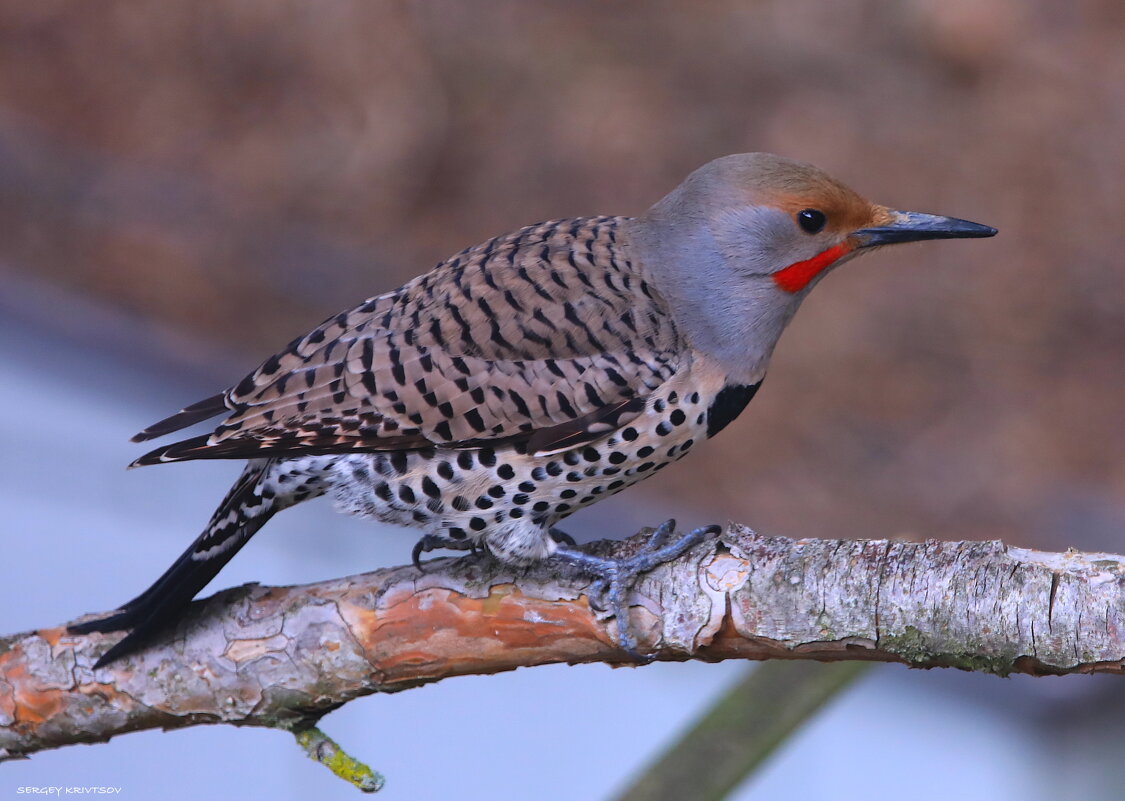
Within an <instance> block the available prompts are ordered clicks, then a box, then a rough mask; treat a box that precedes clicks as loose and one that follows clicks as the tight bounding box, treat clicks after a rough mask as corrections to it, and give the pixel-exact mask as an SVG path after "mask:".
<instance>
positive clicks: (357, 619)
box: [0, 525, 1125, 789]
mask: <svg viewBox="0 0 1125 801" xmlns="http://www.w3.org/2000/svg"><path fill="white" fill-rule="evenodd" d="M640 543H641V538H638V537H634V538H632V539H630V540H626V541H623V542H603V543H597V544H595V545H594V546H592V548H593V549H594V550H596V551H597V552H598V553H601V554H619V555H627V554H629V553H631V552H634V551H635V549H636V548H637V547H639V545H640ZM590 583H591V582H590V581H589V579H588V578H586V577H584V576H581V575H577V574H575V575H560V574H559V572H558V569H557V567H556V566H554V565H551V564H545V565H540V566H537V567H535V568H533V569H530V570H528V571H512V570H511V569H510V568H506V567H504V566H502V565H499V564H497V563H496V562H494V561H493V560H491V559H489V558H487V557H485V556H477V557H466V558H463V559H442V560H435V561H433V562H431V563H429V564H428V565H427V569H426V571H425V572H424V573H421V574H420V573H419V572H418V571H417V570H415V569H414V568H413V567H397V568H391V569H387V570H379V571H376V572H374V573H367V574H364V575H360V576H352V577H349V578H343V579H337V580H334V581H326V582H320V583H317V584H310V585H306V586H301V587H262V586H257V585H247V586H244V587H239V588H236V589H233V590H227V591H225V592H221V593H219V594H217V595H215V596H213V597H211V598H209V599H207V600H206V601H203V602H200V603H198V604H196V605H195V606H193V609H192V611H191V613H190V614H189V615H188V617H187V619H186V620H185V621H184V622H183V624H182V625H181V626H180V627H179V628H178V629H177V631H176V632H175V633H174V635H171V636H170V638H169V640H168V641H167V642H166V643H164V644H162V645H160V646H157V647H155V648H153V649H151V650H149V651H146V652H143V653H141V654H138V655H135V656H133V657H128V658H126V659H124V660H121V661H119V662H117V663H115V664H113V665H110V666H109V667H108V668H104V669H101V670H97V671H95V670H92V668H91V665H92V664H93V663H94V661H95V660H96V659H97V656H98V654H100V653H102V652H104V651H105V649H106V648H107V647H108V646H109V645H110V643H111V642H112V641H114V640H115V639H116V636H117V635H100V634H91V635H86V636H74V635H70V634H67V633H66V628H65V626H60V627H56V628H50V629H41V630H39V631H33V632H28V633H24V634H17V635H13V636H8V637H2V638H0V760H3V759H12V758H19V757H21V756H25V755H28V754H31V753H34V752H35V751H39V750H42V749H46V748H56V747H59V746H63V745H69V744H72V743H79V742H87V743H88V742H99V741H105V740H108V739H109V738H110V737H113V736H115V735H117V734H121V733H124V732H128V731H136V730H138V729H150V728H156V727H161V728H166V729H167V728H177V727H181V726H191V725H196V724H201V723H232V724H236V725H255V726H270V727H275V728H286V729H290V730H293V731H294V732H295V733H297V734H298V735H299V740H300V741H301V743H302V745H303V746H304V747H305V748H306V749H307V750H309V752H310V754H312V755H313V756H314V758H319V759H321V761H323V762H325V763H326V764H329V763H331V764H330V767H331V766H332V764H337V763H341V760H343V761H346V760H347V757H346V754H342V752H338V747H337V746H335V744H334V743H332V742H331V741H330V740H328V739H327V738H325V737H323V735H321V734H320V733H319V731H318V730H316V729H315V728H314V724H315V722H316V721H317V720H318V719H319V718H320V716H322V715H323V714H325V713H326V712H328V711H329V710H331V709H334V708H336V707H338V706H339V705H341V704H344V703H346V702H348V701H349V700H351V699H353V698H356V697H359V696H362V695H367V694H369V693H374V692H397V691H399V690H405V689H409V688H411V687H415V686H418V685H420V684H425V683H428V682H432V681H438V680H440V679H443V678H445V677H447V676H455V675H462V674H488V673H497V672H500V671H504V670H511V669H513V668H516V667H521V666H529V665H539V664H546V663H551V662H568V663H578V662H595V661H604V662H613V663H621V662H628V661H629V660H628V657H627V656H626V655H624V654H623V653H621V652H620V651H619V650H618V649H617V648H616V646H615V645H614V642H615V638H614V633H613V632H614V627H615V625H616V623H615V621H613V620H607V619H606V618H605V615H604V613H599V612H598V611H597V610H596V609H595V608H594V607H592V606H591V604H590V602H589V600H588V598H587V596H586V592H587V590H588V588H589V586H590ZM630 624H631V625H632V626H633V627H634V631H635V632H636V634H637V635H638V639H639V640H640V643H641V649H642V650H644V651H647V652H650V653H652V654H653V655H654V656H655V657H656V658H657V659H664V660H685V659H701V660H706V661H714V660H720V659H731V658H742V659H816V660H822V661H834V660H866V661H883V662H900V663H904V664H907V665H910V666H912V667H958V668H962V669H965V670H978V671H986V672H991V673H996V674H1000V675H1006V674H1008V673H1015V672H1020V673H1031V674H1034V675H1043V674H1057V673H1093V672H1107V673H1121V672H1122V671H1123V670H1125V557H1122V556H1115V555H1111V554H1090V553H1077V552H1069V551H1068V552H1066V553H1046V552H1040V551H1031V550H1025V549H1022V548H1010V547H1006V546H1004V545H1003V544H1002V543H999V542H935V541H929V542H894V541H886V540H793V539H786V538H782V537H763V536H758V535H756V534H754V533H753V532H752V531H750V530H749V529H747V528H744V527H741V526H736V525H732V526H731V527H730V528H729V529H728V530H727V531H726V532H724V533H723V534H722V535H720V537H718V538H717V539H715V540H712V541H709V542H706V543H704V544H702V545H700V546H698V547H696V548H695V549H693V550H692V551H689V552H688V553H686V554H684V555H683V556H682V557H681V558H679V559H677V560H675V561H674V562H671V563H669V564H666V565H663V566H661V567H660V568H658V569H656V570H654V571H653V572H652V573H650V574H648V575H646V576H644V577H643V578H642V579H641V580H640V582H638V584H637V586H636V587H635V590H634V593H633V597H632V607H631V621H630ZM359 767H360V768H362V766H359ZM333 769H334V770H336V768H335V767H334V768H333ZM340 770H345V768H340ZM340 770H338V771H337V772H340ZM346 770H347V771H351V773H356V772H357V770H358V769H356V768H355V766H354V765H352V764H350V763H349V765H348V766H347V767H346ZM358 773H362V770H359V771H358ZM349 775H351V774H349ZM351 780H352V781H354V782H355V783H357V784H361V785H362V784H363V782H366V783H367V786H366V789H375V788H374V785H377V784H378V783H379V782H380V779H379V777H378V776H367V777H366V778H364V777H360V778H359V779H357V778H354V777H353V778H352V779H351Z"/></svg>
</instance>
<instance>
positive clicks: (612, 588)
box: [551, 520, 722, 663]
mask: <svg viewBox="0 0 1125 801" xmlns="http://www.w3.org/2000/svg"><path fill="white" fill-rule="evenodd" d="M675 530H676V521H675V520H665V521H664V522H663V523H661V524H660V525H659V526H657V527H656V529H655V530H654V531H653V532H652V535H651V536H650V537H649V539H648V542H646V543H645V545H644V547H643V548H641V550H640V551H639V552H638V553H636V554H634V555H633V556H629V557H626V558H624V559H612V558H607V557H603V556H594V555H593V554H588V553H585V552H584V551H579V550H577V549H576V548H572V547H565V548H559V549H558V550H557V551H555V556H556V557H557V558H559V559H562V560H564V561H566V562H569V563H570V564H572V565H575V566H577V567H579V568H580V569H582V570H583V571H585V572H586V573H589V574H591V575H594V576H596V577H597V580H596V581H595V582H594V583H593V584H592V585H591V586H590V590H591V593H590V594H591V596H593V595H599V596H601V597H602V599H603V600H604V602H605V606H606V607H607V608H608V609H609V610H610V612H612V613H613V616H614V618H615V619H616V620H617V644H618V645H620V646H621V649H622V650H623V651H625V652H626V653H627V654H629V655H630V656H631V657H633V658H634V659H636V660H637V661H638V662H646V663H647V662H651V661H652V657H651V656H646V655H642V654H640V653H638V652H637V641H636V638H634V637H633V633H632V632H631V631H630V630H629V613H628V605H627V604H626V593H627V592H628V591H629V588H630V587H632V586H633V583H634V582H635V581H636V580H637V577H638V576H639V575H640V574H642V573H647V572H648V571H650V570H652V569H653V568H655V567H658V566H660V565H662V564H664V563H665V562H668V561H671V560H672V559H675V558H677V557H678V556H680V555H681V554H682V553H684V552H685V551H687V550H688V549H689V548H693V547H695V546H696V545H698V544H699V543H701V542H703V541H704V540H705V539H707V538H708V537H712V536H714V535H716V534H718V533H719V532H720V531H722V527H721V526H703V527H702V528H697V529H693V530H691V531H689V532H687V533H686V534H682V535H680V536H679V537H677V538H676V539H675V540H673V541H672V542H669V541H668V540H669V538H670V537H671V536H672V533H673V532H674V531H675ZM551 534H552V536H554V531H553V530H552V532H551ZM557 541H558V539H557V538H556V542H557Z"/></svg>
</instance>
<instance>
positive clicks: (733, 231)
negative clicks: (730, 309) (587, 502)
mask: <svg viewBox="0 0 1125 801" xmlns="http://www.w3.org/2000/svg"><path fill="white" fill-rule="evenodd" d="M710 228H711V232H712V238H713V240H714V242H715V243H716V245H717V246H718V247H719V249H720V254H721V256H722V260H723V262H724V263H725V265H726V267H727V269H729V270H730V271H731V272H732V273H734V274H735V275H738V276H742V277H745V278H751V277H767V278H768V277H769V276H770V275H772V274H773V273H775V272H777V271H778V270H781V269H784V268H785V267H788V266H789V265H790V264H793V263H794V262H799V261H804V260H805V259H811V258H812V257H813V256H816V255H817V254H818V253H821V252H823V251H825V250H827V249H828V248H830V247H832V246H833V245H835V244H836V243H837V242H838V241H839V239H840V237H839V236H837V235H834V234H832V233H830V232H821V233H817V234H809V233H806V232H805V231H802V230H801V228H800V227H799V226H798V225H797V222H796V219H795V218H794V217H793V216H791V215H790V214H788V213H787V212H785V211H782V210H781V209H777V208H774V207H772V206H745V205H744V206H740V207H736V208H732V209H727V210H724V211H721V212H719V213H717V214H716V215H715V218H714V219H713V220H712V222H711V225H710Z"/></svg>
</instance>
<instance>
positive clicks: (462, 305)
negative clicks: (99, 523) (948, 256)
mask: <svg viewBox="0 0 1125 801" xmlns="http://www.w3.org/2000/svg"><path fill="white" fill-rule="evenodd" d="M996 233H997V231H996V229H994V228H992V227H989V226H986V225H981V224H979V223H974V222H969V221H967V220H962V219H957V218H953V217H944V216H938V215H933V214H924V213H919V212H906V211H898V210H895V209H891V208H888V207H886V206H881V205H877V204H874V203H872V202H869V201H868V200H866V199H865V198H863V197H862V196H861V195H859V194H857V193H856V192H855V191H853V190H852V189H850V188H848V187H847V186H845V185H844V184H843V183H841V182H840V181H838V180H836V179H834V178H832V177H830V176H829V175H828V174H826V173H825V172H823V171H821V170H820V169H818V168H816V167H814V166H812V165H810V164H806V163H803V162H799V161H794V160H791V159H788V158H785V157H781V156H776V155H772V154H769V153H744V154H736V155H730V156H725V157H721V158H718V159H715V160H713V161H711V162H709V163H707V164H705V165H703V166H702V167H700V168H698V169H697V170H695V171H694V172H693V173H691V174H690V175H689V176H688V177H687V178H686V179H685V180H684V181H683V182H682V183H681V184H680V185H679V186H677V187H676V188H675V189H673V190H672V191H671V192H670V193H669V194H668V195H667V196H665V197H664V198H663V199H661V200H659V201H658V202H657V203H656V204H655V205H653V206H652V207H651V208H650V209H649V210H648V211H647V212H646V213H644V214H642V215H641V216H639V217H622V216H597V217H579V218H573V219H558V220H552V221H549V222H541V223H538V224H535V225H530V226H527V227H525V228H521V229H519V230H516V231H513V232H511V233H508V234H505V235H502V236H498V237H495V238H493V239H490V240H488V241H487V242H483V243H481V244H479V245H475V246H473V247H469V248H466V249H464V250H462V251H461V252H460V253H457V254H456V255H454V256H452V257H451V258H449V259H447V260H445V261H442V262H441V263H439V264H438V265H436V266H435V267H434V268H433V269H431V270H430V271H429V272H426V273H424V274H422V275H419V276H418V277H416V278H414V279H413V280H411V281H409V282H407V283H406V284H404V285H403V286H401V287H399V288H398V289H395V290H393V291H390V292H386V293H385V294H381V295H377V296H375V297H371V298H369V299H367V300H365V301H363V302H362V303H361V304H359V305H358V306H356V307H354V308H351V309H348V310H346V311H343V312H340V313H339V314H337V315H335V316H333V317H330V318H328V319H327V320H325V321H324V322H323V323H322V324H320V325H319V326H317V327H316V328H314V329H312V330H311V331H310V332H308V333H307V334H305V335H304V336H301V337H298V338H297V339H294V340H293V341H292V342H290V343H289V345H288V346H286V347H285V348H284V349H282V350H281V351H280V352H278V353H277V354H275V355H273V356H270V357H269V358H268V359H266V360H265V361H264V362H262V363H261V365H260V366H258V367H257V368H256V369H255V370H253V371H252V372H250V373H249V374H247V375H246V376H245V377H244V378H243V379H242V380H241V381H239V382H238V383H236V384H234V385H233V386H231V387H230V388H228V389H226V390H225V391H223V392H220V393H218V394H216V395H214V396H212V397H209V398H207V399H205V400H202V401H200V402H198V403H195V404H192V405H190V406H187V407H185V408H184V409H182V410H181V411H179V412H177V413H175V414H173V415H171V416H170V417H168V418H166V419H164V420H161V421H160V422H157V423H155V424H153V425H151V426H149V427H148V428H146V429H144V430H143V431H141V432H140V433H139V434H137V435H136V436H134V437H133V441H135V442H143V441H147V440H151V439H155V438H158V437H163V436H165V435H168V434H171V433H173V432H176V431H179V430H181V429H183V428H187V427H190V426H193V425H195V424H198V423H202V422H204V421H207V420H211V419H213V418H219V417H221V418H222V419H221V422H219V423H218V424H217V426H216V427H215V428H214V430H212V431H211V432H210V433H207V434H202V435H199V436H193V437H190V438H187V439H183V440H180V441H176V442H172V443H171V444H167V445H163V446H161V447H158V448H156V449H155V450H152V451H150V452H148V453H146V454H145V455H143V456H141V457H140V458H139V459H137V460H136V461H134V462H133V464H132V465H131V466H133V467H135V466H141V465H154V464H163V463H167V462H179V461H185V460H192V459H238V460H247V463H246V467H245V469H244V471H243V472H242V474H241V476H240V477H239V478H238V479H237V480H236V481H235V483H234V486H233V487H232V488H231V489H230V491H229V492H228V493H227V495H226V497H225V498H224V499H223V500H222V502H221V503H220V504H219V506H218V508H217V509H216V511H215V512H214V514H213V516H212V517H211V519H210V521H209V522H208V523H207V525H206V526H205V528H204V529H203V531H202V533H201V534H199V536H198V537H197V538H196V539H195V540H194V542H192V544H191V545H190V546H189V547H188V549H187V550H186V551H184V553H183V554H182V555H181V556H180V557H179V558H178V559H177V560H176V561H175V562H174V563H173V564H172V566H171V567H169V568H168V570H167V571H166V572H165V573H164V574H163V575H161V576H160V577H159V578H158V579H157V580H156V581H155V582H154V583H153V584H152V586H150V587H149V588H148V589H147V590H145V591H144V592H142V593H141V594H140V595H138V596H137V597H136V598H134V599H132V600H131V601H129V602H128V603H126V604H124V605H123V606H121V607H119V608H118V610H116V611H115V612H114V613H112V614H110V615H109V616H107V617H102V618H98V619H94V620H89V621H85V622H80V623H77V624H74V625H72V626H71V627H70V631H71V632H72V633H77V634H85V633H89V632H113V631H123V630H128V633H127V634H126V636H125V637H124V638H122V639H121V640H120V641H118V642H117V643H116V644H115V645H113V646H112V647H111V648H110V649H109V650H108V651H106V652H105V654H104V655H102V656H101V658H100V659H99V660H98V661H97V662H96V663H95V667H103V666H106V665H108V664H110V663H112V662H114V661H115V660H117V659H120V658H122V657H124V656H127V655H129V654H132V653H134V652H137V651H139V650H142V649H143V648H145V647H148V646H149V645H150V644H151V643H153V642H154V641H155V640H157V639H159V637H160V636H161V634H162V633H163V632H166V631H167V630H169V629H170V628H171V627H172V626H173V625H174V624H175V623H176V622H177V621H178V620H179V619H180V618H181V617H182V616H183V614H184V612H185V610H186V609H187V607H188V605H189V604H190V602H191V600H192V599H193V598H194V597H195V595H196V594H197V593H198V592H199V591H200V590H202V589H203V587H204V586H205V585H206V584H208V583H209V582H210V581H211V579H212V578H214V577H215V576H216V574H217V573H218V572H219V570H220V569H221V568H222V567H223V565H225V564H226V563H227V562H228V561H229V560H230V559H231V558H232V557H233V556H234V555H235V554H236V553H237V552H238V550H239V549H240V548H241V547H242V546H243V545H245V544H246V542H247V541H248V540H249V539H250V537H252V536H253V535H254V534H255V533H256V532H257V531H258V530H259V529H260V528H261V527H262V526H263V525H264V524H265V523H266V522H267V521H268V520H269V519H270V518H271V517H272V516H273V515H274V514H276V513H277V512H279V511H282V510H283V509H286V508H288V507H290V506H293V505H295V504H297V503H300V502H302V501H304V500H306V499H309V498H314V497H317V496H321V495H328V496H330V497H331V498H332V499H333V500H334V502H335V505H336V507H337V508H338V509H339V510H340V511H343V512H346V513H350V514H354V515H359V516H361V517H365V518H373V519H375V520H379V521H383V522H386V523H392V524H398V525H401V526H405V527H411V528H414V529H418V530H420V532H421V537H420V539H419V540H418V542H417V545H416V546H415V548H414V552H413V557H414V561H415V564H416V565H419V557H420V555H421V554H423V553H427V552H429V551H431V550H434V549H436V548H449V549H453V550H469V549H473V550H475V549H478V548H479V549H483V550H485V551H487V552H488V553H490V554H491V555H492V556H493V557H495V558H496V559H498V560H500V561H501V562H503V563H507V564H510V565H516V566H519V565H529V564H533V563H538V562H542V561H544V560H553V561H552V562H551V564H557V565H559V566H560V569H562V568H564V567H566V566H568V565H569V566H570V567H569V568H567V569H571V570H574V569H577V570H579V571H584V572H585V573H587V574H589V575H590V576H592V577H593V578H594V579H595V582H594V584H595V586H596V588H597V592H598V593H599V594H600V596H601V598H602V599H603V600H604V602H605V604H606V606H607V607H609V609H610V612H611V613H612V614H613V616H614V617H616V621H617V627H616V628H617V640H618V644H619V645H620V647H621V648H622V649H623V650H624V651H625V652H627V653H629V654H630V655H633V656H635V657H637V658H638V659H643V658H644V656H643V655H641V654H639V653H638V652H637V650H636V639H635V637H634V636H633V635H632V633H631V632H630V631H629V627H628V624H627V616H626V614H625V612H626V608H625V599H626V594H627V591H628V588H629V587H630V586H631V584H632V582H634V581H635V580H636V578H637V576H639V575H640V574H642V573H644V572H646V571H648V570H651V569H652V568H654V567H655V566H657V565H659V564H661V563H663V562H664V561H667V560H668V559H672V558H675V557H676V556H678V555H680V554H681V553H683V552H684V551H686V550H687V549H689V548H691V547H693V546H694V545H696V544H698V543H699V542H701V541H703V540H704V539H706V538H707V537H709V536H711V535H713V534H714V533H716V532H717V531H718V527H717V526H705V527H702V528H697V529H693V530H691V531H689V532H686V533H683V534H677V533H676V532H675V523H674V521H667V522H665V523H663V524H661V525H660V526H658V527H657V528H656V530H655V532H654V533H652V535H651V537H650V538H649V540H648V541H647V543H646V544H645V546H644V547H643V548H642V549H641V550H640V552H638V553H637V554H635V555H634V556H631V557H628V558H608V557H601V556H596V555H594V554H592V553H588V552H586V551H583V550H582V549H581V548H579V547H578V546H576V545H575V544H574V541H573V539H572V538H570V537H569V536H567V535H566V534H565V533H563V532H562V531H560V530H559V529H558V528H557V527H556V524H557V523H559V522H560V521H561V520H563V519H565V518H567V517H568V516H569V515H571V514H573V513H574V512H576V511H578V510H579V509H582V508H584V507H587V506H589V505H590V504H593V503H595V502H596V501H598V500H601V499H603V498H606V497H609V496H611V495H614V494H616V493H618V492H620V491H622V490H624V489H627V488H628V487H630V486H632V485H634V484H636V483H637V482H639V481H641V480H643V479H645V478H648V477H649V476H652V475H654V474H656V473H657V472H659V471H660V470H662V469H664V468H665V467H667V466H669V465H670V464H672V463H673V462H675V461H677V460H679V459H680V458H682V457H684V456H685V455H687V454H688V453H689V452H690V451H692V450H694V449H696V448H697V446H698V445H699V443H701V442H702V441H704V440H706V439H708V438H710V437H713V436H715V435H716V434H718V433H719V432H720V431H722V430H723V429H724V428H725V427H726V426H727V425H728V424H729V423H730V422H731V421H732V420H734V419H735V418H736V417H737V416H738V415H739V414H740V413H741V412H742V411H743V409H744V408H745V407H746V405H747V404H748V403H749V402H750V400H751V399H752V398H753V397H754V395H755V393H756V392H757V391H758V389H759V387H760V386H761V384H762V381H763V379H764V377H765V374H766V369H767V367H768V365H769V362H770V358H771V356H772V354H773V351H774V346H775V345H776V344H777V341H778V338H779V337H780V336H781V333H782V331H783V330H784V329H785V327H786V325H787V324H788V323H789V321H790V320H791V319H792V318H793V315H794V313H795V312H796V311H797V309H798V307H799V306H800V304H801V301H802V300H804V298H805V297H806V296H807V295H808V294H809V292H810V290H811V289H812V288H813V287H814V286H815V285H816V284H818V283H819V282H820V281H821V280H822V279H823V278H824V277H825V276H826V275H827V274H828V273H829V272H831V271H832V270H834V269H835V268H837V267H839V266H840V265H842V264H844V263H846V262H848V261H850V260H851V259H853V258H855V257H856V256H858V255H861V254H863V253H867V252H869V251H871V250H874V249H876V248H879V247H883V246H886V245H894V244H900V243H906V242H915V241H920V240H929V239H954V238H975V237H990V236H993V235H995V234H996ZM419 567H420V565H419Z"/></svg>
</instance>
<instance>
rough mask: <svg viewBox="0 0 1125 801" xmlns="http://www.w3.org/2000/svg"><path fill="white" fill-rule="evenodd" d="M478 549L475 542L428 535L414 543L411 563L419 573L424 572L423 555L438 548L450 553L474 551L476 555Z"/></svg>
mask: <svg viewBox="0 0 1125 801" xmlns="http://www.w3.org/2000/svg"><path fill="white" fill-rule="evenodd" d="M477 547H478V546H477V544H476V543H475V542H474V541H473V540H455V539H453V538H452V537H443V536H441V535H440V534H426V535H425V536H423V537H422V539H420V540H418V542H416V543H414V548H413V550H411V551H410V561H412V562H413V563H414V567H416V568H418V571H419V572H422V570H423V568H422V554H424V553H429V552H430V551H434V550H437V549H438V548H445V549H447V550H450V551H472V552H473V553H476V552H477Z"/></svg>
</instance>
